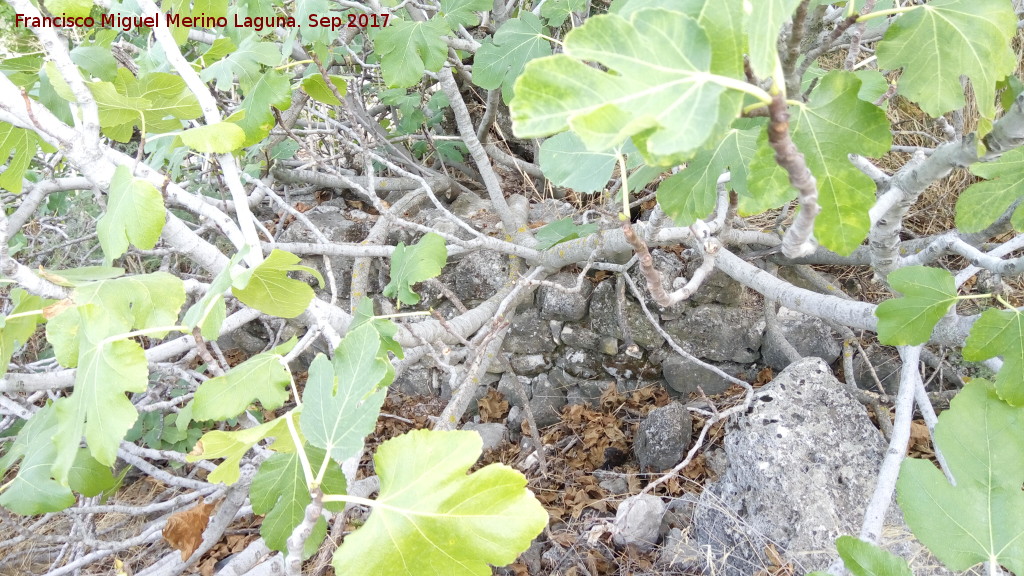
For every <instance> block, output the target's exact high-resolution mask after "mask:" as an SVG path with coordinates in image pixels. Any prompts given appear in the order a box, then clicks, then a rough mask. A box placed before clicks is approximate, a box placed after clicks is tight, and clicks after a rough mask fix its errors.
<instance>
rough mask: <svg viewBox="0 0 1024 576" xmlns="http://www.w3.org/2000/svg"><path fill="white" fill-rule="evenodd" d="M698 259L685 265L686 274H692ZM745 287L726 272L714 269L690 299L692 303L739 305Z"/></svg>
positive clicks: (744, 292)
mask: <svg viewBox="0 0 1024 576" xmlns="http://www.w3.org/2000/svg"><path fill="white" fill-rule="evenodd" d="M700 264H701V263H700V261H699V260H698V261H694V262H692V263H690V265H689V266H687V274H688V275H689V274H692V273H693V272H694V271H695V270H696V269H697V268H698V267H699V266H700ZM745 295H746V289H745V288H744V287H743V285H742V284H740V283H739V282H737V281H735V280H733V279H732V278H731V277H730V276H729V275H728V274H726V273H725V272H722V271H721V270H718V269H716V270H715V271H714V272H712V273H711V274H708V277H707V279H705V280H704V283H703V284H701V286H700V289H699V290H697V292H696V293H694V295H693V296H692V297H690V300H691V301H692V302H693V303H694V304H722V305H725V306H729V307H737V306H741V305H742V304H743V302H744V299H745V298H744V297H745Z"/></svg>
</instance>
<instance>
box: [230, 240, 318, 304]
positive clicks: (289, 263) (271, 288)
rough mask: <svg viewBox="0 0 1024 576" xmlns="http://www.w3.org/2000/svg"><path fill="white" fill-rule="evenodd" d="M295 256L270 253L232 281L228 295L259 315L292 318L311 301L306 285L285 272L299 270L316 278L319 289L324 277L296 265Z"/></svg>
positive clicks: (309, 291) (310, 269) (307, 285)
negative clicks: (250, 307)
mask: <svg viewBox="0 0 1024 576" xmlns="http://www.w3.org/2000/svg"><path fill="white" fill-rule="evenodd" d="M299 260H300V259H299V257H298V256H296V255H294V254H292V253H290V252H285V251H284V250H274V251H273V252H271V253H270V256H267V259H266V260H264V261H263V262H262V263H261V264H260V265H259V266H257V267H256V268H254V269H252V270H248V271H246V273H244V274H242V275H240V276H239V277H238V278H236V279H235V282H234V286H233V287H232V288H231V292H232V293H233V294H234V295H235V297H236V298H238V299H239V300H241V301H242V302H243V303H245V304H247V305H249V306H252V307H253V308H255V309H257V310H259V311H260V312H263V313H266V314H270V315H272V316H280V317H281V318H295V317H296V316H298V315H299V314H302V312H303V311H305V309H306V306H309V302H310V301H311V300H313V289H312V288H310V287H309V284H306V283H305V282H301V281H299V280H293V279H291V278H289V277H288V272H293V271H303V272H308V273H310V274H312V275H313V276H315V277H316V279H317V280H318V281H319V282H320V286H321V287H323V285H324V277H323V276H321V275H320V273H319V272H317V271H316V270H314V269H313V268H310V267H309V266H300V265H298V262H299Z"/></svg>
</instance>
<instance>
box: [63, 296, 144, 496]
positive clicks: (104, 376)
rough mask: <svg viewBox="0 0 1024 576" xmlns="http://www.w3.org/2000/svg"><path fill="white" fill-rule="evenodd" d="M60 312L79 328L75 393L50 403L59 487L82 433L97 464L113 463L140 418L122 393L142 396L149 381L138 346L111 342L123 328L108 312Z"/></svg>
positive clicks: (93, 308) (88, 308) (91, 307)
mask: <svg viewBox="0 0 1024 576" xmlns="http://www.w3.org/2000/svg"><path fill="white" fill-rule="evenodd" d="M64 314H75V315H77V317H78V318H77V319H78V324H79V329H78V334H77V335H78V371H77V372H76V373H75V389H74V391H73V392H72V393H71V395H70V396H68V397H66V398H61V399H59V400H57V402H55V403H54V408H55V410H56V412H57V433H56V434H55V435H54V441H55V442H56V443H57V454H56V457H55V460H54V463H53V475H54V478H56V479H57V481H58V482H61V483H66V482H67V477H68V472H69V470H70V468H71V465H72V463H73V461H74V459H75V454H76V453H77V451H78V445H79V442H80V439H81V438H82V435H83V434H84V435H85V441H86V443H87V444H88V445H89V450H90V452H91V453H92V456H93V457H94V458H95V459H96V460H97V461H99V462H100V463H101V464H104V465H106V466H111V465H113V464H114V460H116V459H117V449H118V446H119V445H120V444H121V440H122V439H124V437H125V433H127V432H128V429H129V428H131V427H132V424H134V423H135V419H136V417H138V412H137V411H136V410H135V406H134V405H133V404H132V403H131V401H130V400H129V399H128V398H127V397H125V392H142V391H144V390H145V389H146V386H147V385H148V383H149V382H148V377H149V370H148V368H147V365H146V355H145V353H144V352H143V350H142V347H141V346H139V345H138V343H136V342H134V341H131V340H120V339H111V338H110V336H114V335H116V334H118V333H120V332H122V331H123V324H121V323H119V322H118V319H117V318H116V317H115V316H114V315H112V314H111V313H110V311H108V310H104V309H103V308H101V307H100V306H98V305H96V304H85V305H81V306H78V307H76V308H74V309H71V310H69V311H67V312H64ZM115 338H116V336H115Z"/></svg>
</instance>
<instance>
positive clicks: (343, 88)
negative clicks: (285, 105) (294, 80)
mask: <svg viewBox="0 0 1024 576" xmlns="http://www.w3.org/2000/svg"><path fill="white" fill-rule="evenodd" d="M330 78H331V84H334V88H335V89H336V90H337V91H338V94H341V95H342V96H344V95H345V93H346V92H347V91H348V82H346V81H345V79H344V78H342V77H341V76H331V77H330ZM302 89H303V90H305V91H306V94H309V95H310V96H311V97H312V98H313V99H314V100H316V101H317V102H323V103H324V104H330V105H331V106H339V105H340V104H341V100H338V97H337V96H335V95H334V92H333V91H332V90H331V88H330V86H328V85H327V82H324V77H323V76H321V75H320V74H313V75H312V76H310V77H308V78H306V79H305V80H303V81H302Z"/></svg>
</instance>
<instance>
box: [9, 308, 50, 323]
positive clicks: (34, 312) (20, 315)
mask: <svg viewBox="0 0 1024 576" xmlns="http://www.w3.org/2000/svg"><path fill="white" fill-rule="evenodd" d="M42 313H43V311H42V310H28V311H26V312H18V313H17V314H11V315H10V316H7V317H6V318H5V319H4V320H5V321H6V320H14V319H15V318H28V317H30V316H39V315H41V314H42Z"/></svg>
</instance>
